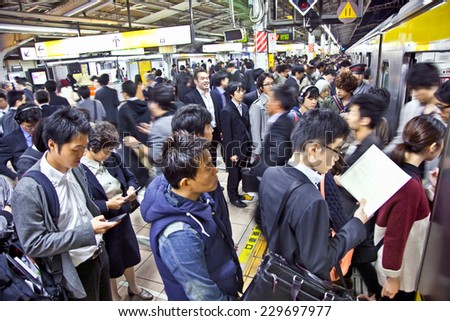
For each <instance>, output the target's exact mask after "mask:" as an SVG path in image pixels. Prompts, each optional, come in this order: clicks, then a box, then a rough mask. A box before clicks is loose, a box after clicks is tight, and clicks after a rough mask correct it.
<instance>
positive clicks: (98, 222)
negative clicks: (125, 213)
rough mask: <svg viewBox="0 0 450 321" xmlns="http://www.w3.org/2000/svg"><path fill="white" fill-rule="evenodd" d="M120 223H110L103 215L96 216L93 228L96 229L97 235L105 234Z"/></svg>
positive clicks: (92, 221)
mask: <svg viewBox="0 0 450 321" xmlns="http://www.w3.org/2000/svg"><path fill="white" fill-rule="evenodd" d="M119 223H120V221H116V222H108V221H106V220H105V217H104V216H103V215H99V216H96V217H94V218H93V219H92V220H91V224H92V228H93V229H94V233H95V234H104V233H105V232H106V231H107V230H109V229H110V228H112V227H114V226H116V225H117V224H119Z"/></svg>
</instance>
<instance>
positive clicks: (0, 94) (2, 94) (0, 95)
mask: <svg viewBox="0 0 450 321" xmlns="http://www.w3.org/2000/svg"><path fill="white" fill-rule="evenodd" d="M0 98H3V99H4V100H8V92H7V91H6V90H4V89H1V88H0Z"/></svg>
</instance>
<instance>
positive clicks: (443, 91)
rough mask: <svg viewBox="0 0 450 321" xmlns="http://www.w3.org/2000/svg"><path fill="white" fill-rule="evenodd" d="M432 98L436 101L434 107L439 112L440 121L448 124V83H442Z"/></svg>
mask: <svg viewBox="0 0 450 321" xmlns="http://www.w3.org/2000/svg"><path fill="white" fill-rule="evenodd" d="M434 96H435V97H436V99H437V103H436V107H437V108H439V111H440V112H441V117H442V120H443V121H444V123H445V124H448V117H449V115H450V81H446V82H445V83H443V84H442V85H441V87H439V89H438V91H437V92H436V93H435V94H434Z"/></svg>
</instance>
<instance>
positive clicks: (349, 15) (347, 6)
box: [337, 1, 359, 23]
mask: <svg viewBox="0 0 450 321" xmlns="http://www.w3.org/2000/svg"><path fill="white" fill-rule="evenodd" d="M357 12H359V8H358V6H357V5H356V3H354V2H351V1H347V2H344V3H342V4H341V5H340V6H339V8H338V11H337V16H338V19H339V20H340V21H341V22H343V23H351V22H353V21H355V20H356V18H358V15H357Z"/></svg>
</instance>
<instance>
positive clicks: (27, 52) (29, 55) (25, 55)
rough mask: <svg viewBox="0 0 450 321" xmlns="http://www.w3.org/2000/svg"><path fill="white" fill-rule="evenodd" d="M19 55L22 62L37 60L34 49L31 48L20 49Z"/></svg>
mask: <svg viewBox="0 0 450 321" xmlns="http://www.w3.org/2000/svg"><path fill="white" fill-rule="evenodd" d="M20 54H21V55H22V60H37V59H38V57H37V55H36V49H34V48H33V47H26V48H25V47H22V48H20Z"/></svg>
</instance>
